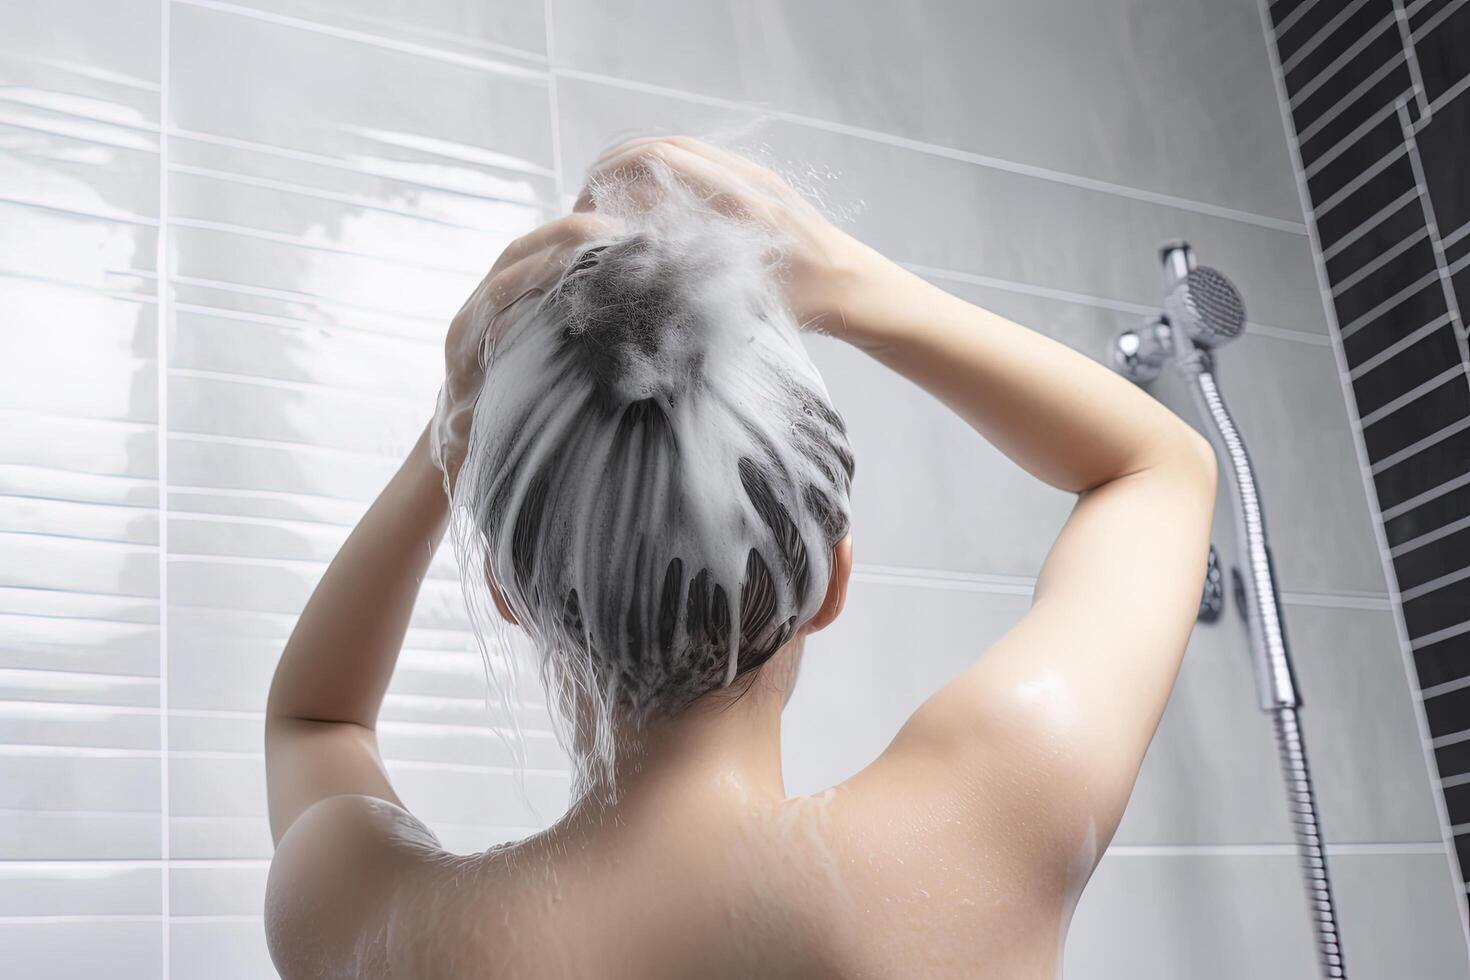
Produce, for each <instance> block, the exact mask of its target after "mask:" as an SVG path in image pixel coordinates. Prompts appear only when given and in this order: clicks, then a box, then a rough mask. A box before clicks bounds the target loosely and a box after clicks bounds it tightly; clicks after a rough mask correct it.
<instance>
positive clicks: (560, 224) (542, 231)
mask: <svg viewBox="0 0 1470 980" xmlns="http://www.w3.org/2000/svg"><path fill="white" fill-rule="evenodd" d="M613 232H614V227H613V223H612V222H611V221H609V220H608V219H607V218H604V217H602V216H601V215H596V214H588V213H573V214H568V215H563V216H562V217H560V218H557V219H556V220H555V221H548V222H547V223H546V224H544V225H541V226H540V227H539V228H536V229H534V230H533V231H530V232H527V233H526V234H524V235H522V236H521V237H520V238H517V239H516V240H515V241H513V242H511V243H510V244H509V245H507V246H506V248H505V251H503V252H501V253H500V257H499V258H498V259H496V260H495V264H494V265H492V266H491V267H490V272H489V274H488V275H487V277H486V278H491V279H493V278H494V277H495V276H496V275H498V274H499V273H500V272H501V271H503V270H504V269H506V268H509V267H510V266H512V265H514V264H515V263H517V262H519V261H520V260H521V259H523V258H525V257H526V256H528V255H533V254H535V253H536V252H540V251H544V250H545V249H548V248H560V247H562V246H564V245H567V244H581V243H583V242H588V241H592V240H594V239H597V238H603V237H606V236H608V235H611V234H613Z"/></svg>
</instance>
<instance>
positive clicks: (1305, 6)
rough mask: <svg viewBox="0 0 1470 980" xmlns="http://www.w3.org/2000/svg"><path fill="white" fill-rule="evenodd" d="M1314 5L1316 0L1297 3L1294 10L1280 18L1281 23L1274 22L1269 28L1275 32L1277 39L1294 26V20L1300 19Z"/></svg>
mask: <svg viewBox="0 0 1470 980" xmlns="http://www.w3.org/2000/svg"><path fill="white" fill-rule="evenodd" d="M1316 5H1317V0H1306V2H1305V3H1299V4H1297V6H1296V9H1295V10H1293V11H1292V12H1291V13H1289V14H1287V15H1286V16H1285V17H1283V18H1282V19H1281V23H1279V24H1276V25H1274V26H1273V27H1272V28H1271V30H1272V31H1273V32H1274V33H1275V35H1276V37H1277V39H1278V40H1279V39H1280V37H1281V35H1283V34H1285V33H1286V32H1287V31H1289V30H1291V29H1292V28H1293V27H1294V26H1296V22H1297V21H1299V20H1301V19H1302V15H1303V14H1305V13H1306V12H1307V11H1308V10H1311V9H1312V8H1313V7H1315V6H1316Z"/></svg>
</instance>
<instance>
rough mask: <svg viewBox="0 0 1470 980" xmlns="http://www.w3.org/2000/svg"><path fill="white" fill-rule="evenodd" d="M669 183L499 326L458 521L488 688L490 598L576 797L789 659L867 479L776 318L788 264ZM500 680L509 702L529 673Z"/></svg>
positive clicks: (622, 216) (476, 412)
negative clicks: (663, 719)
mask: <svg viewBox="0 0 1470 980" xmlns="http://www.w3.org/2000/svg"><path fill="white" fill-rule="evenodd" d="M654 176H655V179H656V180H657V183H658V185H659V191H660V192H659V195H658V203H657V204H655V205H654V206H652V207H649V206H648V205H647V203H646V197H645V198H643V201H644V203H642V204H640V205H638V206H635V205H634V204H633V202H632V200H631V198H630V195H629V194H628V192H627V188H625V187H620V186H617V185H603V186H601V187H599V188H595V191H596V197H595V200H596V203H597V210H598V212H599V213H600V214H601V215H602V216H603V217H606V218H608V219H610V222H611V223H610V225H609V228H610V229H611V230H610V233H609V234H608V235H607V236H606V237H604V238H602V239H599V240H595V241H591V242H588V243H586V244H585V245H584V246H583V247H581V248H580V249H579V250H578V251H576V252H575V253H574V254H572V255H571V256H570V258H569V259H568V261H567V262H566V263H565V265H564V266H563V267H562V268H560V269H558V270H557V272H556V274H555V276H554V277H553V279H552V281H549V282H547V283H545V284H544V285H543V287H542V288H540V289H537V290H533V291H532V292H531V293H529V294H526V295H524V296H523V297H521V298H520V299H519V300H518V301H517V302H516V303H514V304H512V305H511V307H509V308H508V309H506V310H504V311H500V312H499V314H498V315H499V316H501V317H503V318H504V320H503V322H499V323H496V324H495V326H494V329H493V331H491V332H490V333H489V335H490V336H492V337H494V340H493V341H492V343H491V344H490V345H489V346H488V347H487V348H486V352H485V358H484V360H485V376H484V382H483V386H482V388H481V389H480V391H479V393H478V398H477V400H476V402H475V404H474V407H473V415H472V420H471V423H470V435H469V446H468V451H467V454H466V458H465V462H464V464H463V467H462V468H461V470H460V472H459V478H458V482H457V485H456V486H455V489H454V494H453V500H452V514H453V540H454V542H455V546H456V550H457V552H458V555H459V558H460V568H461V572H462V574H463V575H464V584H465V587H466V594H467V598H469V600H470V606H471V612H472V615H473V616H474V618H475V622H476V626H477V632H478V633H479V634H480V636H481V640H482V646H483V649H484V651H485V653H486V655H487V660H486V662H487V665H490V666H491V667H493V666H495V665H497V664H501V663H503V661H502V660H501V659H500V657H499V655H498V653H494V652H493V651H492V650H491V649H490V647H489V646H484V639H485V637H484V633H485V628H486V627H487V626H488V627H489V628H490V629H492V630H494V631H495V632H496V633H497V634H498V635H499V637H500V639H501V640H502V641H503V642H502V646H506V647H507V648H508V645H509V644H508V642H507V641H509V640H510V638H511V637H510V636H509V635H508V633H507V630H506V629H505V626H504V624H503V623H502V621H501V619H500V617H499V616H497V615H496V614H495V613H494V611H493V610H492V609H491V608H490V601H489V597H488V592H487V589H486V581H485V579H486V578H487V577H493V579H494V583H495V585H496V586H497V587H498V588H499V590H500V592H501V594H502V595H503V598H504V601H505V603H506V605H507V606H508V607H509V608H510V610H511V611H512V612H513V613H514V615H515V618H516V619H517V621H518V622H519V624H520V626H521V627H522V629H523V630H524V632H525V636H526V637H527V638H528V640H529V642H530V645H531V647H532V648H533V651H534V655H535V656H536V658H537V659H538V660H539V667H540V670H541V676H542V680H543V682H544V684H545V687H546V690H547V692H548V697H549V699H550V702H551V707H552V713H553V721H554V723H556V725H557V731H558V734H559V736H560V737H561V740H562V744H563V746H564V747H566V748H568V749H569V750H571V751H572V754H573V757H574V759H575V760H576V762H577V763H578V766H577V769H578V771H577V776H578V783H577V784H576V785H575V786H574V793H578V794H580V793H581V792H584V791H586V790H587V789H588V788H589V787H590V786H591V785H592V784H593V783H597V782H603V781H604V780H602V779H601V778H600V777H605V776H610V775H611V766H612V763H613V760H614V759H615V757H616V755H617V749H618V745H617V734H618V732H619V731H621V730H623V727H624V726H626V725H634V726H637V725H639V724H640V723H642V722H643V721H646V720H647V719H650V718H653V717H656V716H659V715H667V714H670V713H674V712H677V711H679V710H681V709H682V708H684V707H686V706H687V705H689V704H690V703H691V702H692V701H694V700H695V699H697V698H699V697H700V696H702V695H704V694H706V693H708V692H710V691H713V690H716V689H718V688H721V687H727V686H729V685H730V684H731V683H732V682H734V681H735V679H736V678H737V677H738V676H740V675H741V674H744V673H747V672H750V671H753V670H755V669H757V668H758V667H759V666H760V665H761V664H762V663H763V662H764V661H765V660H767V659H769V658H770V657H771V656H772V655H773V654H774V653H775V652H776V651H777V650H778V649H779V648H780V647H781V646H782V645H783V644H784V643H786V642H787V641H788V640H789V639H791V638H792V636H793V635H795V633H796V631H797V630H798V629H799V628H800V626H802V625H803V624H804V623H805V622H806V621H807V620H809V619H810V618H811V617H812V616H813V615H814V614H815V613H816V612H817V610H818V609H819V608H820V606H821V604H822V601H823V599H824V596H825V594H826V591H827V584H828V580H829V578H830V576H831V571H832V569H831V561H832V548H833V546H834V545H835V544H836V543H837V542H838V541H839V540H840V539H841V538H842V537H843V536H844V535H845V534H846V533H847V529H848V525H849V502H848V493H849V489H850V483H851V477H852V472H853V460H852V456H851V453H850V451H849V448H848V444H847V439H846V435H845V429H844V426H843V423H842V420H841V418H840V416H839V415H838V414H837V412H836V411H835V410H834V409H833V408H832V406H831V404H830V400H829V397H828V395H827V391H826V387H825V385H824V384H823V382H822V379H821V377H820V375H819V374H818V372H817V370H816V367H815V366H814V365H813V364H812V362H811V360H810V358H809V357H808V355H807V353H806V350H805V348H804V347H803V346H802V343H801V341H800V339H799V336H798V325H797V323H796V322H795V320H794V318H793V317H792V315H791V314H790V312H789V311H788V310H787V309H786V308H785V306H784V304H783V303H782V301H781V297H780V292H779V288H778V285H777V283H776V279H775V275H774V265H773V263H774V261H775V258H774V257H776V256H778V255H779V250H778V249H777V248H775V244H776V243H774V242H772V241H771V240H770V239H769V238H768V237H766V236H764V235H762V234H761V233H759V232H758V231H757V230H755V229H754V228H752V227H751V226H750V225H748V224H745V223H741V222H736V221H734V220H731V219H728V218H725V217H723V216H721V215H719V214H717V213H715V212H713V211H711V210H709V209H708V208H706V207H705V206H704V205H703V203H702V202H700V201H698V200H696V199H695V198H694V197H693V196H692V195H691V194H689V193H688V192H687V191H685V190H684V189H683V188H682V186H681V185H679V184H678V183H677V182H676V181H675V180H674V179H673V178H672V177H671V176H669V175H668V174H667V173H666V172H661V171H655V174H654ZM488 326H489V325H488V324H487V327H488ZM482 570H483V574H482ZM497 673H498V672H497V671H495V670H493V669H492V670H491V677H490V680H491V683H492V685H499V686H501V692H500V693H501V694H502V695H503V696H507V691H508V688H507V687H506V686H505V685H507V684H510V683H512V678H513V674H514V672H513V670H512V671H506V672H504V673H503V674H502V675H500V676H497ZM507 703H508V704H509V701H508V702H507Z"/></svg>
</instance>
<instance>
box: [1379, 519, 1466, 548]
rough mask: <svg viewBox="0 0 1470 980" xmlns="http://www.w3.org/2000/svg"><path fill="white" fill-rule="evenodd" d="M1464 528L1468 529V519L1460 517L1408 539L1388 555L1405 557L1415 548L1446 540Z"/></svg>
mask: <svg viewBox="0 0 1470 980" xmlns="http://www.w3.org/2000/svg"><path fill="white" fill-rule="evenodd" d="M1465 528H1470V517H1462V518H1460V519H1459V520H1457V521H1450V522H1449V523H1448V524H1441V525H1440V526H1439V527H1437V528H1435V529H1434V530H1433V531H1428V532H1426V533H1424V534H1421V535H1419V536H1418V537H1416V538H1410V539H1409V540H1407V541H1405V542H1404V543H1403V544H1400V545H1396V546H1395V547H1394V549H1393V551H1392V552H1390V553H1391V554H1392V555H1393V556H1394V557H1395V558H1397V557H1398V556H1399V555H1406V554H1408V553H1409V552H1411V551H1414V550H1415V549H1417V548H1422V547H1424V546H1425V545H1426V544H1432V543H1434V542H1435V541H1438V540H1440V539H1441V538H1447V537H1449V536H1450V535H1451V534H1454V533H1455V532H1456V531H1463V530H1464V529H1465Z"/></svg>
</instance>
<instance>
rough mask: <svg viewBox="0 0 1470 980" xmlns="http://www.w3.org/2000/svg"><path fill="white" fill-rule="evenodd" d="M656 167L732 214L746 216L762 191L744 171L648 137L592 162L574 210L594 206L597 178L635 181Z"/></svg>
mask: <svg viewBox="0 0 1470 980" xmlns="http://www.w3.org/2000/svg"><path fill="white" fill-rule="evenodd" d="M689 142H691V143H697V141H689ZM701 145H702V144H701ZM660 166H662V167H665V168H667V169H668V171H669V172H670V173H671V174H672V175H673V176H674V178H675V179H677V180H678V181H679V182H680V183H681V184H683V185H684V186H685V187H687V188H688V189H689V190H690V191H692V192H693V193H694V194H695V195H696V196H697V197H699V198H701V199H702V200H703V201H704V202H705V203H706V204H708V205H709V206H710V207H713V208H714V209H716V210H717V211H720V212H721V213H724V214H727V215H730V216H732V217H749V216H750V214H751V212H752V210H753V206H754V205H755V203H756V201H757V200H758V199H759V198H761V197H763V196H765V192H763V191H762V189H761V188H760V187H759V186H757V185H756V184H754V183H753V182H752V180H751V179H749V177H748V176H747V174H745V173H741V172H740V171H737V170H736V169H734V168H733V167H731V166H729V165H727V164H725V163H723V162H722V161H720V160H718V159H716V158H714V157H711V156H709V155H706V154H705V153H703V152H696V151H695V150H692V149H689V148H687V147H686V146H684V145H681V144H680V143H678V142H672V141H670V140H669V139H665V138H657V139H654V138H650V139H647V140H641V141H637V142H635V143H633V144H631V145H630V146H628V147H627V148H625V149H621V150H620V152H618V153H616V154H615V155H612V156H609V157H606V158H605V159H603V160H601V161H599V162H598V163H597V164H595V165H594V166H593V167H592V169H591V170H590V171H589V173H588V175H587V184H586V186H585V187H584V188H583V191H582V193H581V195H580V196H579V197H578V199H577V205H576V209H574V213H588V212H590V211H592V210H594V209H595V207H596V185H597V183H598V181H599V180H600V179H602V178H607V177H621V176H630V177H632V178H634V180H635V181H636V180H637V178H639V177H640V176H652V175H653V173H654V170H655V168H657V167H660ZM635 203H640V204H641V203H645V202H641V201H635ZM646 203H648V204H652V203H654V202H652V201H649V202H646Z"/></svg>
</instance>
